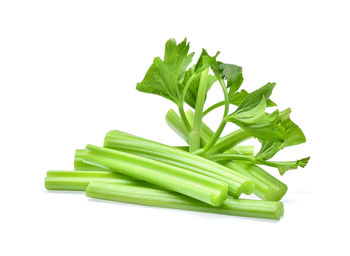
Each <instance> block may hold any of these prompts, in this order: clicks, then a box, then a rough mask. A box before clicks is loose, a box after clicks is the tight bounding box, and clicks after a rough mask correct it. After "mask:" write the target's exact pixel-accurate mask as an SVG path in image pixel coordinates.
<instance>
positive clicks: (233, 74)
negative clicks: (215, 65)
mask: <svg viewBox="0 0 350 256" xmlns="http://www.w3.org/2000/svg"><path fill="white" fill-rule="evenodd" d="M219 69H220V71H221V73H222V76H223V77H224V78H225V79H226V81H227V87H228V88H230V90H231V92H232V93H234V92H236V91H237V90H238V89H239V87H241V84H242V83H243V75H242V68H241V67H240V66H236V65H233V64H224V63H222V64H220V65H219Z"/></svg>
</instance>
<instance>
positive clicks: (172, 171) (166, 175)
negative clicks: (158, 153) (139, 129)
mask: <svg viewBox="0 0 350 256" xmlns="http://www.w3.org/2000/svg"><path fill="white" fill-rule="evenodd" d="M86 149H87V150H88V151H87V153H86V155H85V156H83V158H82V159H83V162H85V163H89V164H93V165H96V166H99V167H103V168H108V169H110V170H112V171H114V172H118V173H122V174H125V175H128V176H131V177H134V178H136V179H140V180H144V181H147V182H149V183H151V184H154V185H157V186H160V187H164V188H167V189H170V190H173V191H176V192H179V193H181V194H185V195H187V196H190V197H193V198H196V199H198V200H200V201H203V202H206V203H208V204H211V205H214V206H218V205H220V204H222V202H223V201H224V200H225V199H226V196H227V190H228V186H227V184H226V183H224V182H222V181H219V180H216V179H213V178H210V177H207V176H204V175H201V174H198V173H195V172H191V171H188V170H185V169H182V168H178V167H176V166H172V165H168V164H165V163H162V162H157V161H154V160H151V159H147V158H144V157H140V156H136V155H132V154H129V153H125V152H121V151H118V150H113V149H107V148H101V147H97V146H93V145H87V146H86Z"/></svg>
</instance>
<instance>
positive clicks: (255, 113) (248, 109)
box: [227, 83, 284, 141]
mask: <svg viewBox="0 0 350 256" xmlns="http://www.w3.org/2000/svg"><path fill="white" fill-rule="evenodd" d="M274 86H275V84H274V83H268V84H266V85H265V86H263V87H261V88H260V89H258V90H256V91H254V92H252V93H250V94H248V95H247V96H246V97H245V99H244V100H243V101H242V102H241V104H240V105H239V106H238V108H237V110H236V111H235V112H233V113H232V114H230V115H229V116H228V117H227V120H228V121H231V122H233V123H235V124H236V125H238V126H240V127H241V128H242V129H244V130H246V131H247V132H248V133H250V134H251V135H252V136H254V137H257V138H259V139H265V140H272V141H282V140H283V138H284V133H283V132H284V130H283V129H282V128H281V127H280V126H279V125H278V122H279V112H278V111H275V112H273V113H272V114H268V113H266V112H265V110H266V106H267V104H266V99H268V98H269V97H270V95H271V93H272V90H273V88H274Z"/></svg>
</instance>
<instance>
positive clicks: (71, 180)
mask: <svg viewBox="0 0 350 256" xmlns="http://www.w3.org/2000/svg"><path fill="white" fill-rule="evenodd" d="M90 182H102V183H112V184H134V185H142V186H147V185H148V184H147V183H146V182H142V181H138V180H136V179H134V178H132V177H128V176H126V175H123V174H118V173H112V172H99V171H96V172H94V171H47V173H46V178H45V187H46V189H47V190H74V191H84V190H85V189H86V187H87V186H88V185H89V183H90Z"/></svg>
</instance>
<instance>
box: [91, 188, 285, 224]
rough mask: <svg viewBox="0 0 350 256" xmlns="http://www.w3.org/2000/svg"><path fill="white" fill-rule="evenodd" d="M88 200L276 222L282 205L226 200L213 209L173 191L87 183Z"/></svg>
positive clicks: (279, 203) (281, 212) (255, 201)
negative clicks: (89, 198)
mask: <svg viewBox="0 0 350 256" xmlns="http://www.w3.org/2000/svg"><path fill="white" fill-rule="evenodd" d="M86 195H87V196H88V197H92V198H97V199H104V200H111V201H117V202H124V203H132V204H139V205H147V206H156V207H163V208H173V209H182V210H192V211H199V212H209V213H216V214H226V215H235V216H244V217H253V218H266V219H273V220H279V219H280V218H281V216H283V204H282V203H281V202H271V201H260V200H249V199H233V198H227V199H226V200H225V202H224V203H223V204H222V205H221V206H219V207H212V206H210V205H207V204H205V203H202V202H200V201H198V200H195V199H192V198H189V197H187V196H183V195H181V194H178V193H174V192H172V191H164V190H160V189H154V188H145V187H142V186H134V185H125V184H99V183H94V182H92V183H90V184H89V186H88V187H87V189H86Z"/></svg>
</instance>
